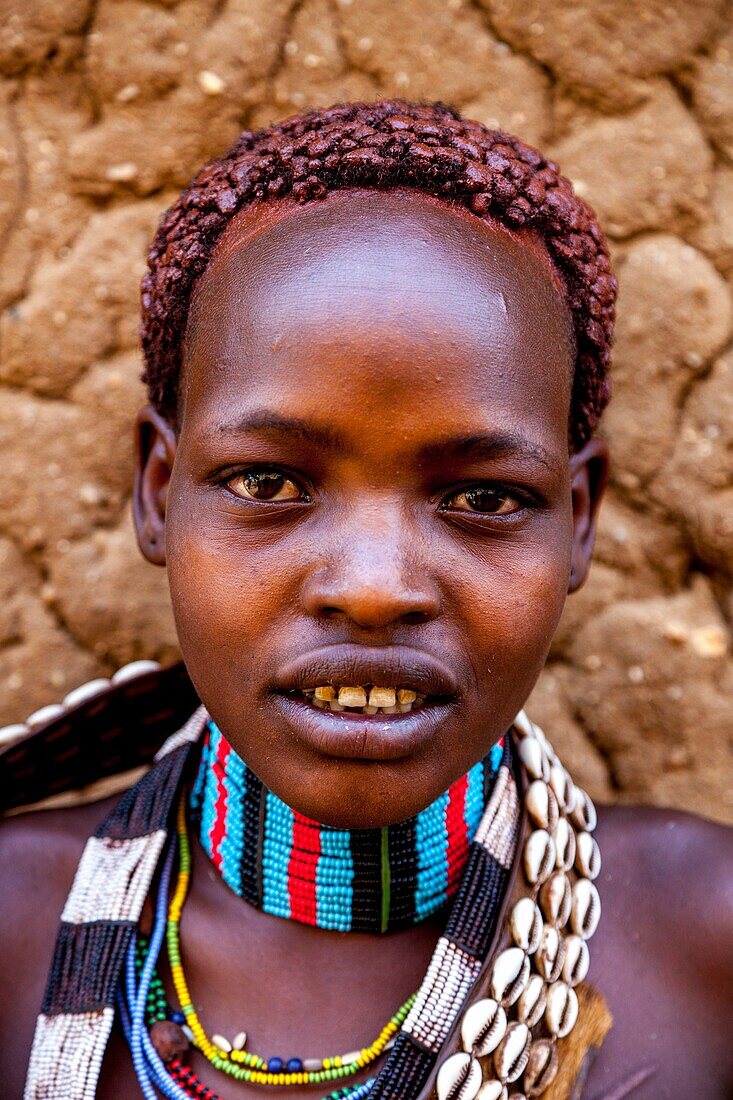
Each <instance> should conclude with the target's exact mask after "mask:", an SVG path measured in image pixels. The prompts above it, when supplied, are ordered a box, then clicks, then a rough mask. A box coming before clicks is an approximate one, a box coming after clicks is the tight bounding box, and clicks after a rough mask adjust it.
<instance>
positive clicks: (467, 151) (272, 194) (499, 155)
mask: <svg viewBox="0 0 733 1100" xmlns="http://www.w3.org/2000/svg"><path fill="white" fill-rule="evenodd" d="M350 187H352V188H353V187H374V188H379V189H380V190H388V189H389V188H393V187H414V188H415V189H416V190H419V191H425V192H428V193H430V194H433V195H438V196H440V195H442V196H445V197H446V198H447V199H450V201H451V202H452V203H456V202H460V203H462V204H463V205H464V206H465V207H466V208H467V209H468V210H470V211H472V212H473V213H474V214H475V215H476V216H477V217H483V216H484V215H490V216H491V217H492V218H495V219H497V220H498V221H500V222H502V223H503V224H504V225H506V226H508V227H509V228H511V229H517V228H521V227H531V228H532V229H534V230H536V231H537V232H538V233H539V235H540V236H541V238H542V239H543V241H544V243H545V246H546V248H547V251H548V253H549V255H550V258H551V260H552V262H553V264H554V267H555V269H556V271H557V273H558V275H559V276H560V280H561V283H562V286H563V288H564V291H565V297H566V300H567V303H568V306H569V309H570V312H571V315H572V320H573V328H574V331H575V342H576V361H575V371H574V382H573V393H572V400H571V407H570V418H569V425H568V432H569V441H570V446H571V448H572V449H574V450H575V449H578V448H579V447H580V446H582V445H583V443H585V442H586V441H587V440H588V439H589V438H590V437H591V435H592V434H593V432H594V430H595V428H596V425H597V424H598V421H599V419H600V416H601V413H602V412H603V409H604V408H605V406H606V404H607V402H608V399H609V396H610V387H609V379H608V369H609V360H610V350H611V340H612V333H613V322H614V315H615V301H616V290H617V282H616V279H615V277H614V275H613V274H611V270H610V262H609V255H608V247H607V244H606V241H605V238H604V235H603V233H602V232H601V229H600V227H599V225H598V223H597V221H596V218H595V215H594V213H593V211H592V210H591V208H590V207H589V206H588V205H587V203H585V202H583V200H582V199H581V198H579V197H578V196H577V195H576V194H574V192H573V187H572V184H571V183H570V181H569V180H568V179H566V178H565V177H564V176H563V175H561V174H560V169H559V167H558V165H557V164H555V163H554V161H552V160H548V159H547V158H546V157H544V156H543V155H542V153H540V152H538V151H537V150H536V149H534V148H532V147H531V146H529V145H526V144H525V143H524V142H523V141H521V140H520V139H519V138H517V137H514V136H513V135H511V134H507V133H504V132H503V131H501V130H489V129H487V127H485V126H483V125H481V123H479V122H473V121H471V120H470V119H464V118H462V117H461V116H460V114H459V113H458V111H456V110H454V109H453V108H451V107H448V106H446V105H445V104H444V103H439V102H438V103H425V104H416V103H410V102H408V101H407V100H402V99H394V100H392V99H384V100H378V101H376V102H374V103H344V104H337V105H336V106H333V107H329V108H322V109H319V110H313V111H308V112H303V113H301V114H298V115H295V116H293V117H292V118H289V119H286V120H285V121H284V122H280V123H277V124H275V125H273V126H270V127H268V128H266V129H263V130H257V131H253V132H251V131H245V132H244V133H242V134H241V135H240V137H239V139H238V140H237V142H236V143H235V145H234V146H233V147H232V148H231V149H230V150H229V152H228V153H226V154H225V155H224V156H222V157H220V158H218V159H216V160H213V161H211V162H210V163H209V164H208V165H206V167H205V168H203V169H202V170H201V172H199V174H198V175H197V176H196V178H195V179H194V180H193V182H192V183H191V184H190V185H189V186H188V187H187V188H186V190H185V191H184V192H183V194H182V195H181V196H180V198H179V199H178V200H177V201H176V202H175V203H174V204H173V206H171V207H170V208H169V209H168V210H167V211H166V213H165V215H164V216H163V219H162V221H161V223H160V225H159V227H158V231H157V233H156V235H155V238H154V240H153V243H152V245H151V248H150V252H149V255H148V271H147V273H146V274H145V276H144V278H143V280H142V325H141V330H140V331H141V338H142V345H143V350H144V353H145V361H146V367H145V372H144V374H143V380H144V381H145V382H146V383H147V386H148V390H149V393H150V399H151V401H152V402H153V404H154V405H155V407H156V408H157V409H158V410H159V411H160V412H161V413H162V414H163V415H164V416H165V417H166V418H167V419H168V420H169V421H171V422H172V423H175V422H176V419H177V416H176V413H177V404H178V378H179V373H180V368H181V347H182V343H183V336H184V333H185V328H186V320H187V316H188V307H189V301H190V297H191V291H192V288H193V285H194V283H195V281H196V279H197V278H198V277H199V275H201V273H202V272H203V271H204V269H205V268H206V265H207V263H208V261H209V257H210V256H211V253H212V250H213V248H214V245H215V244H216V242H217V240H218V238H219V236H220V234H221V233H222V231H223V230H224V228H225V226H226V225H227V223H228V222H229V220H230V218H232V217H233V215H234V214H235V213H236V212H237V211H238V210H241V209H242V207H245V206H248V205H250V204H253V203H256V202H263V201H268V200H276V199H278V198H281V197H282V196H285V195H291V196H292V197H293V198H294V199H295V200H296V201H297V202H300V203H306V202H313V201H316V200H318V199H321V198H323V197H324V196H325V195H327V194H328V192H329V191H334V190H337V189H339V190H344V189H348V188H350Z"/></svg>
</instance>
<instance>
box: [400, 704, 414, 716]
mask: <svg viewBox="0 0 733 1100" xmlns="http://www.w3.org/2000/svg"><path fill="white" fill-rule="evenodd" d="M397 709H398V710H399V712H400V714H409V713H410V711H411V710H412V703H400V705H399V707H398V708H397Z"/></svg>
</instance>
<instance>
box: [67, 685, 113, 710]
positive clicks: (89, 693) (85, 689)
mask: <svg viewBox="0 0 733 1100" xmlns="http://www.w3.org/2000/svg"><path fill="white" fill-rule="evenodd" d="M109 685H110V681H109V680H103V679H101V678H100V679H98V680H88V681H87V682H86V684H81V685H80V686H79V687H78V688H74V690H73V691H70V692H69V694H68V695H65V696H64V700H63V702H64V706H65V707H69V708H71V707H78V706H79V704H80V703H85V702H86V701H87V699H93V698H94V696H95V695H99V693H100V692H102V691H106V690H107V688H108V687H109Z"/></svg>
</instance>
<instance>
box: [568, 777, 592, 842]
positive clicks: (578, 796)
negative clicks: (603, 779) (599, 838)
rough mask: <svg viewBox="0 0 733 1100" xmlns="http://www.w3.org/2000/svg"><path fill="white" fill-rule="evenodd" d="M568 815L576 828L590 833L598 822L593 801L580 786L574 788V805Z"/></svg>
mask: <svg viewBox="0 0 733 1100" xmlns="http://www.w3.org/2000/svg"><path fill="white" fill-rule="evenodd" d="M570 816H571V818H572V819H573V824H574V825H576V826H577V828H578V829H585V831H586V832H588V833H592V832H593V830H594V829H595V827H596V825H597V824H598V815H597V814H596V808H595V806H594V805H593V801H592V799H591V797H590V795H588V794H586V793H585V791H584V790H583V789H582V787H576V788H575V805H574V806H573V810H572V813H571V814H570Z"/></svg>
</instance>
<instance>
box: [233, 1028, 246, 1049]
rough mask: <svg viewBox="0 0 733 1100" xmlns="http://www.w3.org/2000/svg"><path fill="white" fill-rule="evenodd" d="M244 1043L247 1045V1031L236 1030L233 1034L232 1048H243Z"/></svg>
mask: <svg viewBox="0 0 733 1100" xmlns="http://www.w3.org/2000/svg"><path fill="white" fill-rule="evenodd" d="M246 1045H247V1032H246V1031H238V1032H237V1034H236V1035H235V1036H234V1041H233V1042H232V1047H233V1049H234V1050H244V1048H245V1047H246Z"/></svg>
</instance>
